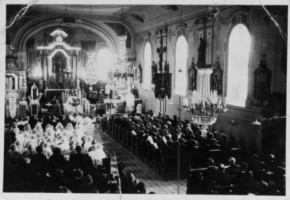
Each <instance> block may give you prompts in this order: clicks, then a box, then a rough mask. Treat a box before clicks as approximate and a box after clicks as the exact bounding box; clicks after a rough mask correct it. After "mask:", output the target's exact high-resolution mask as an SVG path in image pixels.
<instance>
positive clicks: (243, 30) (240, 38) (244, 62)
mask: <svg viewBox="0 0 290 200" xmlns="http://www.w3.org/2000/svg"><path fill="white" fill-rule="evenodd" d="M250 48H251V35H250V33H249V31H248V29H247V27H246V26H245V25H243V24H238V25H236V26H235V27H234V28H233V29H232V31H231V33H230V37H229V48H228V74H227V79H228V80H227V103H228V104H231V105H235V106H240V107H245V106H246V100H247V95H248V74H249V58H250Z"/></svg>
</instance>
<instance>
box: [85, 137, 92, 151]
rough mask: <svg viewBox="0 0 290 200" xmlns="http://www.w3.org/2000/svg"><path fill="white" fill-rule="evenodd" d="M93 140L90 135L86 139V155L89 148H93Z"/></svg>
mask: <svg viewBox="0 0 290 200" xmlns="http://www.w3.org/2000/svg"><path fill="white" fill-rule="evenodd" d="M92 140H93V138H92V136H90V135H89V136H87V137H86V141H85V144H84V147H83V148H84V149H83V150H84V153H88V151H89V148H90V147H91V146H92Z"/></svg>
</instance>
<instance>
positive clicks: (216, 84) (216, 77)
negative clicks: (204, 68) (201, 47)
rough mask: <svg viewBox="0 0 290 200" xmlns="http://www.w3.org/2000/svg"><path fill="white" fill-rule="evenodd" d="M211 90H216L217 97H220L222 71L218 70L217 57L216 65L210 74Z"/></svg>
mask: <svg viewBox="0 0 290 200" xmlns="http://www.w3.org/2000/svg"><path fill="white" fill-rule="evenodd" d="M210 88H211V90H216V91H217V93H218V95H222V91H223V71H222V70H221V68H220V62H219V57H217V60H216V64H215V65H214V68H213V73H212V74H211V86H210Z"/></svg>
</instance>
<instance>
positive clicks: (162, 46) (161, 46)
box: [156, 26, 167, 73]
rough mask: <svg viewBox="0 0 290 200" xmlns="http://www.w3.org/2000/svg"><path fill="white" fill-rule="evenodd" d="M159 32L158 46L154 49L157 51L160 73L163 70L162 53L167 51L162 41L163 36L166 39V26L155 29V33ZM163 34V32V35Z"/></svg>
mask: <svg viewBox="0 0 290 200" xmlns="http://www.w3.org/2000/svg"><path fill="white" fill-rule="evenodd" d="M159 34H160V43H159V44H160V46H159V47H158V48H157V49H156V52H157V53H158V56H159V61H158V64H159V72H160V73H162V72H163V71H164V70H163V53H166V51H167V47H166V46H164V42H163V39H164V37H165V39H167V38H166V37H167V26H165V27H164V28H160V29H158V30H157V31H156V35H159ZM163 34H165V36H163Z"/></svg>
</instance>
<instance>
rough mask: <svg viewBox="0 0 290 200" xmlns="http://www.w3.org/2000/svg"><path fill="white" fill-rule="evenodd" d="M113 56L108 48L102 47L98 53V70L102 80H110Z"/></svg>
mask: <svg viewBox="0 0 290 200" xmlns="http://www.w3.org/2000/svg"><path fill="white" fill-rule="evenodd" d="M112 56H113V55H112V53H111V51H110V50H109V49H107V48H102V49H100V50H99V51H98V53H97V71H98V78H99V80H100V81H107V80H108V72H109V69H110V68H111V67H112V64H113V62H112V61H113V59H112Z"/></svg>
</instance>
